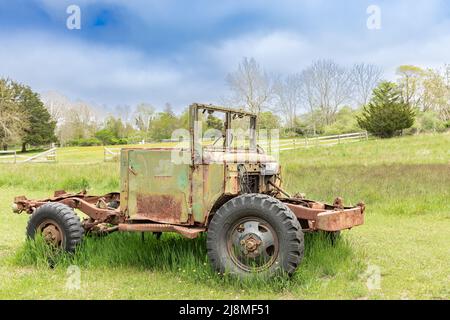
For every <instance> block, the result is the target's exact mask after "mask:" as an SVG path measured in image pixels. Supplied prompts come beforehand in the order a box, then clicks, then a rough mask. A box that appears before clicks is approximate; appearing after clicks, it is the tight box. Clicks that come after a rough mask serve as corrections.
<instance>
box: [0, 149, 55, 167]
mask: <svg viewBox="0 0 450 320" xmlns="http://www.w3.org/2000/svg"><path fill="white" fill-rule="evenodd" d="M42 162H47V163H48V162H56V148H51V149H49V150H47V151H44V152H41V153H38V154H36V155H33V156H25V155H19V154H17V151H15V150H11V151H0V163H42Z"/></svg>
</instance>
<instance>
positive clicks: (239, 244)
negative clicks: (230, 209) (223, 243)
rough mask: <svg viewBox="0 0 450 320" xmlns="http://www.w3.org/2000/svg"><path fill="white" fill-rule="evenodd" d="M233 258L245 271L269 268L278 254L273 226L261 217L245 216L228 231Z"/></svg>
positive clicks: (229, 246)
mask: <svg viewBox="0 0 450 320" xmlns="http://www.w3.org/2000/svg"><path fill="white" fill-rule="evenodd" d="M227 246H228V253H229V255H230V257H231V260H232V261H233V262H234V263H235V264H236V265H237V266H239V267H240V268H241V269H243V270H245V271H256V272H258V271H262V270H265V269H267V268H269V267H270V266H271V265H272V264H273V263H274V262H275V260H276V258H277V256H278V238H277V235H276V233H275V231H274V230H273V229H272V227H271V226H270V225H269V224H268V223H267V222H266V221H264V220H263V219H260V218H256V217H255V218H245V219H241V220H239V221H238V222H237V223H235V224H234V225H233V227H232V228H231V229H230V232H229V233H228V243H227Z"/></svg>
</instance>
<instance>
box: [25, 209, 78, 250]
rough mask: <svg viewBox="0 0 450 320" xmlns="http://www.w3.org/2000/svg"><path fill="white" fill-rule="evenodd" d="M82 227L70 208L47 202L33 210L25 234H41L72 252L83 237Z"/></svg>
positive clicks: (32, 237) (57, 246) (54, 243)
mask: <svg viewBox="0 0 450 320" xmlns="http://www.w3.org/2000/svg"><path fill="white" fill-rule="evenodd" d="M83 233H84V229H83V227H82V226H81V222H80V219H79V218H78V216H77V215H76V214H75V212H74V211H73V209H72V208H70V207H68V206H66V205H65V204H62V203H57V202H53V203H52V202H49V203H46V204H44V205H42V206H40V207H39V208H37V210H36V212H34V213H33V214H32V215H31V217H30V220H29V221H28V225H27V236H28V238H30V239H34V238H35V236H36V234H42V236H43V238H44V240H45V241H46V242H47V243H48V244H50V245H52V246H54V247H56V248H61V249H63V250H65V251H67V252H74V251H75V248H76V246H77V245H78V244H79V243H80V242H81V240H82V238H83Z"/></svg>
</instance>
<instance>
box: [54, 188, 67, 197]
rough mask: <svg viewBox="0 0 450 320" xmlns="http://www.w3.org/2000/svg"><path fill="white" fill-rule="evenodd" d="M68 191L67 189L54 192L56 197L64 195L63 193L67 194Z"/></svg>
mask: <svg viewBox="0 0 450 320" xmlns="http://www.w3.org/2000/svg"><path fill="white" fill-rule="evenodd" d="M66 193H67V192H66V191H65V190H56V191H55V193H54V197H59V196H62V195H63V194H66Z"/></svg>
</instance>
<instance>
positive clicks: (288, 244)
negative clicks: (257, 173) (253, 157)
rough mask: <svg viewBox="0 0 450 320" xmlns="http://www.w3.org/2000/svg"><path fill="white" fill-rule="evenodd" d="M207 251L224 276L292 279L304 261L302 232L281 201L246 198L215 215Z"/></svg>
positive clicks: (258, 195)
mask: <svg viewBox="0 0 450 320" xmlns="http://www.w3.org/2000/svg"><path fill="white" fill-rule="evenodd" d="M207 248H208V256H209V259H210V261H211V263H212V265H213V267H214V269H215V270H216V271H218V272H219V273H222V274H223V273H231V274H235V275H239V276H246V275H250V274H252V273H262V274H266V275H269V276H271V275H274V274H278V273H286V274H289V275H291V274H292V273H294V271H295V270H296V268H297V266H298V265H299V264H300V262H301V260H302V258H303V251H304V241H303V232H302V230H301V227H300V223H299V222H298V220H297V218H296V217H295V215H294V214H293V213H292V211H291V210H290V209H289V208H287V207H286V206H285V205H284V204H283V203H282V202H280V201H279V200H277V199H275V198H273V197H270V196H267V195H262V194H245V195H241V196H238V197H236V198H233V199H231V200H230V201H228V202H227V203H225V204H224V205H223V206H222V207H221V208H220V209H219V210H218V211H217V212H216V213H215V214H214V216H213V218H212V220H211V222H210V224H209V227H208V237H207Z"/></svg>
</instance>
